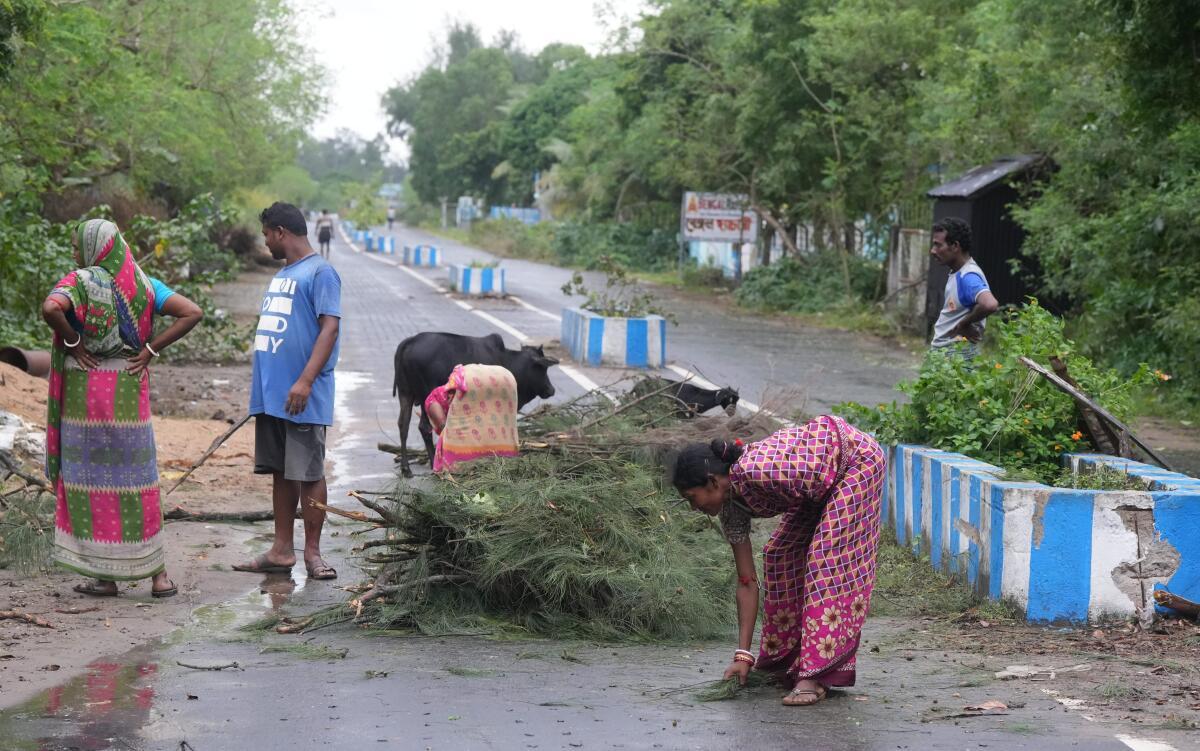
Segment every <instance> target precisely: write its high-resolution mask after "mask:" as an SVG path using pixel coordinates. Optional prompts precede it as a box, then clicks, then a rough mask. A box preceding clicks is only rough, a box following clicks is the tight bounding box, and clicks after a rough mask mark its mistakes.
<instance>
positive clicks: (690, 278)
mask: <svg viewBox="0 0 1200 751" xmlns="http://www.w3.org/2000/svg"><path fill="white" fill-rule="evenodd" d="M683 284H684V286H687V287H703V288H709V289H711V288H713V287H730V286H732V281H731V280H730V279H728V278H726V276H725V271H724V270H723V269H721V267H719V266H712V265H708V264H706V265H704V266H698V265H696V264H695V263H689V264H687V265H686V266H684V267H683Z"/></svg>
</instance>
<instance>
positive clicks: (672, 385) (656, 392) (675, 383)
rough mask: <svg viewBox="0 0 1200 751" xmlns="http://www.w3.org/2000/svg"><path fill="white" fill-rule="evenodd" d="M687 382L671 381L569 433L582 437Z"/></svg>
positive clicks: (686, 380) (687, 379) (685, 380)
mask: <svg viewBox="0 0 1200 751" xmlns="http://www.w3.org/2000/svg"><path fill="white" fill-rule="evenodd" d="M689 380H691V379H689V378H685V379H683V380H682V381H671V382H670V383H668V384H667V385H666V386H663V387H662V388H660V389H656V390H654V391H651V392H650V393H649V394H646V395H645V396H639V397H638V398H637V399H634V400H633V401H631V402H627V403H625V404H622V405H621V406H620V407H617V408H616V409H614V410H611V411H609V412H606V413H604V414H603V415H600V416H599V417H596V418H593V419H591V420H588V421H587V422H585V423H583V424H582V425H579V426H577V427H575V428H574V429H572V430H571V432H572V433H574V434H575V435H582V434H583V431H585V430H587V429H588V428H590V427H592V426H594V425H598V424H600V423H602V422H604V421H605V420H608V419H610V418H612V417H616V416H617V415H619V414H621V413H622V412H624V411H625V410H627V409H629V408H630V407H634V406H637V405H638V404H641V403H642V402H644V401H646V400H647V399H653V398H654V397H656V396H659V395H661V394H662V393H663V392H665V391H670V390H671V389H675V388H679V385H680V384H682V383H687V382H688V381H689ZM676 401H678V400H676Z"/></svg>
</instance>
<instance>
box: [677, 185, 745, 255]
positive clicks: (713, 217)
mask: <svg viewBox="0 0 1200 751" xmlns="http://www.w3.org/2000/svg"><path fill="white" fill-rule="evenodd" d="M680 227H681V231H682V232H683V239H685V240H706V241H709V242H729V243H738V242H741V243H752V242H754V241H755V240H757V239H758V215H757V214H755V213H754V212H753V211H751V210H750V209H749V199H748V198H747V197H746V196H743V195H737V194H735V193H691V192H688V193H684V194H683V216H682V220H681V221H680Z"/></svg>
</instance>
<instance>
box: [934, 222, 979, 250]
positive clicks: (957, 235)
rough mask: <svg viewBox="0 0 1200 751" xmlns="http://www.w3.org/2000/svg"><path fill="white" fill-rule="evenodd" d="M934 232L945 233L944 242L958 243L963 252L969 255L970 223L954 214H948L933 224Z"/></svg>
mask: <svg viewBox="0 0 1200 751" xmlns="http://www.w3.org/2000/svg"><path fill="white" fill-rule="evenodd" d="M933 231H934V232H945V233H946V244H947V245H953V244H955V243H958V246H959V247H960V248H962V251H963V253H966V254H967V255H971V225H969V224H967V223H966V222H964V221H963V220H962V219H959V218H958V217H956V216H948V217H946V218H945V219H943V220H941V221H940V222H936V223H934V225H933Z"/></svg>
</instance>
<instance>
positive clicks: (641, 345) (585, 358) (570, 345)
mask: <svg viewBox="0 0 1200 751" xmlns="http://www.w3.org/2000/svg"><path fill="white" fill-rule="evenodd" d="M562 343H563V346H564V347H566V348H567V350H568V351H569V352H570V353H571V357H572V358H574V359H575V361H576V362H579V363H582V364H583V365H590V366H593V367H598V366H600V365H611V366H614V367H618V368H661V367H662V366H663V365H664V364H665V363H666V361H667V321H666V319H664V318H663V317H662V316H646V317H644V318H607V317H605V316H600V315H596V314H595V313H593V312H591V311H588V310H583V309H581V308H564V309H563V314H562Z"/></svg>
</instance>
